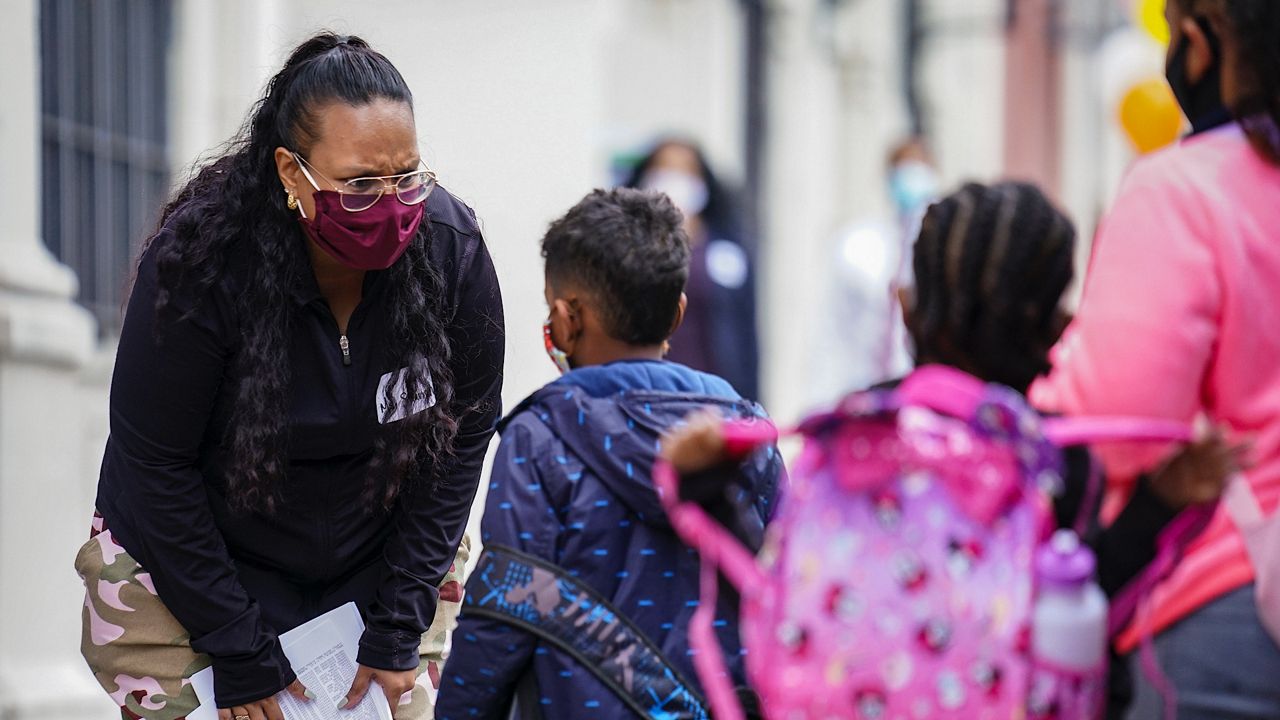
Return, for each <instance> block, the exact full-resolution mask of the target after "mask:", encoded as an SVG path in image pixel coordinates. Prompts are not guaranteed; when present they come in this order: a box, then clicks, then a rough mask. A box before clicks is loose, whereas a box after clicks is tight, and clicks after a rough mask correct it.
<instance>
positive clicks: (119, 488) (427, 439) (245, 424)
mask: <svg viewBox="0 0 1280 720" xmlns="http://www.w3.org/2000/svg"><path fill="white" fill-rule="evenodd" d="M504 344H505V343H504V335H503V325H502V300H501V297H500V294H499V290H498V283H497V277H496V275H495V273H494V268H493V263H492V261H491V260H490V258H489V253H488V251H487V250H486V249H485V243H484V240H483V238H482V237H481V234H480V230H479V228H478V227H477V224H476V219H475V215H474V213H473V212H472V211H471V209H470V208H468V207H467V206H466V205H464V204H463V203H462V202H461V201H459V200H458V199H457V198H455V197H454V196H453V195H451V194H450V193H449V192H448V191H446V190H445V189H443V188H440V187H437V186H436V183H435V176H434V174H432V173H431V172H430V171H429V170H427V169H426V168H425V167H424V166H423V165H422V161H421V157H420V154H419V147H418V135H417V129H416V126H415V122H414V115H413V98H412V94H411V93H410V91H409V87H408V86H407V85H406V83H405V81H404V78H403V77H402V76H401V74H400V72H399V71H398V70H396V68H395V67H394V66H393V65H392V64H391V62H390V61H389V60H388V59H387V58H386V57H384V56H383V55H381V54H379V53H377V52H375V51H374V50H373V49H371V48H370V47H369V46H368V44H366V43H365V42H364V41H363V40H361V39H359V38H356V37H351V36H337V35H331V34H321V35H317V36H315V37H313V38H311V39H309V40H307V41H306V42H304V43H303V44H302V45H300V46H298V48H297V49H295V50H294V51H293V53H292V55H291V56H290V57H289V59H288V61H287V62H286V63H285V66H284V68H283V69H282V70H281V71H280V72H279V73H278V74H277V75H276V76H275V77H273V78H272V79H271V80H270V81H269V82H268V84H267V88H266V91H265V94H264V95H263V97H262V99H261V100H260V101H258V102H257V103H256V104H255V105H254V107H253V109H252V111H251V113H250V115H249V117H248V120H247V121H246V123H245V125H244V128H243V130H242V131H241V132H240V134H239V135H237V136H236V137H235V138H233V139H232V140H231V142H229V143H228V145H227V146H226V148H225V149H224V151H223V152H222V153H221V154H220V155H219V156H218V157H216V158H214V159H213V160H212V161H210V162H209V163H207V164H206V165H204V166H203V167H200V168H199V169H198V170H197V171H196V172H195V173H194V175H193V176H192V177H191V178H190V179H189V180H188V181H187V182H186V184H185V185H183V186H182V187H181V189H179V190H178V192H177V194H176V195H175V197H174V198H173V199H172V200H171V201H170V203H169V205H168V206H167V207H166V208H165V210H164V213H163V218H162V221H161V228H160V229H159V231H158V232H157V233H156V234H155V236H153V237H152V238H151V239H150V240H149V242H148V243H147V246H146V248H145V249H144V250H143V252H142V256H141V258H140V260H139V262H138V269H137V278H136V283H135V285H134V288H133V291H132V294H131V297H130V299H129V307H128V312H127V314H126V316H125V319H124V326H123V330H122V333H121V336H120V346H119V352H118V356H117V359H116V366H115V373H114V376H113V378H112V383H111V434H110V438H109V440H108V441H107V447H106V451H105V455H104V458H103V461H102V471H101V475H100V478H99V481H98V494H97V511H98V512H97V513H96V514H95V517H94V519H93V529H92V535H91V539H90V540H89V542H88V543H86V544H85V545H84V547H83V548H82V549H81V551H80V553H79V555H78V557H77V558H76V569H77V571H78V572H79V573H80V575H81V577H82V578H84V581H85V585H86V589H87V595H88V596H87V597H86V601H85V612H84V616H83V617H84V628H83V641H82V646H81V647H82V652H83V654H84V656H85V659H86V660H87V661H88V663H89V666H90V668H91V669H92V670H93V672H94V675H95V677H96V678H97V679H98V681H99V682H100V683H101V684H102V686H103V688H104V689H105V690H106V691H107V692H108V693H109V694H110V695H111V697H112V698H113V699H114V700H115V701H116V702H117V703H118V704H119V705H120V706H121V712H122V713H123V717H125V718H148V719H152V718H154V719H155V720H175V719H176V718H182V717H185V716H186V715H187V714H188V713H189V712H190V711H191V710H192V709H194V707H195V706H196V704H197V699H196V698H195V697H194V691H193V689H192V687H191V685H190V684H189V682H188V679H189V678H190V676H191V675H192V674H194V673H195V672H196V671H199V670H201V669H203V668H204V667H207V666H209V665H210V664H211V665H212V666H213V676H214V695H215V697H214V698H199V703H201V704H206V705H208V704H211V703H216V705H217V707H218V708H219V710H218V716H219V718H220V720H281V718H282V715H281V711H280V708H279V705H278V703H277V701H276V700H275V698H274V696H275V695H276V694H277V693H278V692H280V691H282V690H285V689H288V691H289V692H291V693H293V694H294V695H297V696H298V697H299V698H302V697H304V696H305V697H311V696H312V695H313V694H314V693H312V692H310V691H309V689H308V688H306V687H304V684H303V683H302V682H300V681H299V679H298V677H297V675H296V673H295V672H294V668H292V667H291V666H290V663H289V659H288V658H287V657H286V656H285V654H284V652H283V650H282V648H281V644H280V641H279V640H278V635H279V634H280V633H283V632H285V631H287V630H290V629H292V628H294V627H296V626H298V625H301V624H302V623H304V622H306V621H308V620H310V619H312V618H315V617H317V616H319V615H321V614H323V613H325V612H327V611H329V610H332V609H334V608H337V607H339V606H341V605H344V604H346V603H348V602H354V603H355V604H356V606H357V607H358V608H359V610H360V613H361V616H362V617H363V619H364V622H365V626H366V628H365V631H364V634H363V636H362V637H361V639H360V646H359V652H358V656H357V662H358V665H359V667H358V668H356V669H355V670H354V674H355V680H354V683H353V685H352V686H351V688H350V690H349V691H348V690H347V688H346V687H341V688H337V692H339V693H346V697H345V698H343V699H342V700H340V701H339V702H340V704H342V705H346V706H354V705H355V703H356V702H357V701H359V700H360V699H361V698H363V697H364V695H365V694H366V693H367V692H374V693H385V694H386V696H387V699H388V701H389V702H390V705H391V707H393V708H396V710H395V714H396V717H397V718H399V719H400V720H404V719H406V718H422V717H425V716H427V715H429V712H430V707H429V691H428V690H427V688H426V686H424V685H423V684H421V683H419V682H418V676H419V673H420V672H425V671H429V670H430V667H431V664H432V660H433V659H434V660H435V661H436V662H437V663H438V662H440V661H442V660H443V658H442V656H438V657H435V658H432V657H431V652H433V651H432V650H431V648H433V647H435V648H436V649H437V650H438V651H439V653H440V654H441V655H442V653H443V647H444V638H443V633H439V634H437V633H434V632H433V633H432V634H430V635H426V634H427V631H428V628H430V627H432V626H435V627H436V628H441V627H443V626H444V625H446V624H447V623H448V621H449V620H450V619H451V618H448V617H446V618H443V619H442V618H440V617H438V612H437V611H438V610H439V609H440V608H443V607H445V606H448V605H451V606H452V607H453V615H454V616H456V610H457V607H458V602H457V601H459V600H460V599H461V598H460V594H461V593H460V590H461V587H460V586H459V584H458V583H457V582H454V583H453V585H452V588H450V587H449V586H447V585H446V588H445V589H446V591H447V592H446V593H444V596H443V597H442V593H441V591H440V590H439V589H438V588H439V587H440V586H441V585H442V583H445V581H446V577H447V576H448V573H450V570H451V567H452V566H453V564H454V559H455V553H457V552H458V547H459V543H460V542H461V540H462V537H463V532H464V528H465V526H466V521H467V516H468V514H469V512H470V509H471V503H472V500H473V498H474V496H475V492H476V486H477V482H478V480H479V477H480V468H481V463H482V461H483V459H484V454H485V450H486V448H487V447H488V444H489V439H490V437H491V436H492V433H493V426H494V423H495V421H496V420H497V418H498V416H499V411H500V393H501V389H502V362H503V348H504ZM459 565H461V563H459ZM454 574H455V576H456V573H454ZM450 590H451V591H452V592H451V593H450V592H448V591H450ZM445 600H452V601H453V602H443V601H445ZM424 635H425V637H424ZM330 680H332V679H330ZM341 682H342V683H343V685H344V686H345V684H346V682H347V680H346V679H345V678H343V679H341ZM330 684H331V683H330ZM316 689H318V688H311V689H310V690H316ZM327 689H328V691H329V692H333V691H334V688H333V687H328V688H327ZM331 702H332V700H331ZM398 706H399V707H398ZM333 712H334V709H333V708H332V707H330V708H329V709H328V710H327V711H324V710H321V711H317V713H318V714H319V715H325V716H326V717H329V716H331V715H332V713H333Z"/></svg>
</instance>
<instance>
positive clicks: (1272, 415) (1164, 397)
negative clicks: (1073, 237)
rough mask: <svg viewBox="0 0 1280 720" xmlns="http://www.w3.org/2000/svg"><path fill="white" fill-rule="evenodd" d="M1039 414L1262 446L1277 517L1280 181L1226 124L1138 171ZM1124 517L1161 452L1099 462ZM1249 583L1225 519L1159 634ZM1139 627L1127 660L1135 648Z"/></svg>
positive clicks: (1266, 486)
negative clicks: (1202, 431) (1213, 433)
mask: <svg viewBox="0 0 1280 720" xmlns="http://www.w3.org/2000/svg"><path fill="white" fill-rule="evenodd" d="M1054 364H1055V370H1054V372H1053V374H1052V375H1051V377H1050V378H1049V379H1048V380H1047V381H1044V382H1042V383H1040V384H1039V385H1037V386H1036V388H1035V389H1034V392H1033V399H1034V400H1035V401H1036V402H1037V403H1038V404H1040V405H1041V406H1042V407H1045V408H1046V409H1051V410H1057V411H1061V412H1065V413H1067V414H1089V415H1139V416H1152V417H1160V418H1173V419H1178V420H1188V421H1189V420H1192V419H1193V418H1195V417H1196V416H1197V415H1199V414H1201V413H1203V414H1206V415H1208V416H1209V417H1210V418H1212V419H1214V420H1216V421H1218V422H1221V423H1224V424H1225V425H1227V426H1228V427H1229V428H1230V429H1231V431H1232V432H1233V433H1235V434H1236V435H1238V436H1243V437H1251V438H1253V439H1254V441H1255V444H1256V451H1255V460H1256V461H1257V465H1256V466H1255V467H1254V468H1253V469H1252V470H1251V471H1250V472H1249V474H1248V479H1249V481H1250V483H1251V484H1252V485H1253V488H1254V491H1255V493H1256V494H1257V496H1258V498H1259V500H1260V502H1261V503H1262V506H1263V508H1264V510H1265V511H1268V512H1273V511H1274V510H1275V508H1276V506H1277V504H1278V503H1280V168H1278V167H1276V166H1273V165H1270V164H1268V163H1267V162H1265V161H1264V160H1263V159H1262V158H1261V157H1260V156H1259V155H1258V154H1257V153H1256V152H1254V151H1253V149H1252V147H1251V146H1250V145H1249V143H1248V140H1247V139H1246V138H1245V136H1244V133H1243V132H1242V131H1241V129H1240V127H1239V126H1238V125H1229V126H1226V127H1223V128H1219V129H1217V130H1214V131H1211V132H1208V133H1205V134H1203V135H1199V136H1196V137H1194V138H1191V139H1188V140H1185V141H1183V142H1182V143H1181V144H1179V145H1177V146H1176V147H1173V148H1170V149H1168V150H1165V151H1162V152H1160V153H1157V154H1155V155H1152V156H1149V157H1146V158H1143V159H1140V160H1139V161H1138V162H1137V163H1136V164H1135V165H1134V167H1133V168H1132V170H1131V171H1130V172H1129V175H1128V176H1127V178H1126V179H1125V181H1124V183H1123V185H1122V187H1121V189H1120V194H1119V197H1118V198H1117V199H1116V203H1115V206H1114V207H1113V209H1112V211H1111V214H1110V216H1109V217H1107V218H1106V220H1105V222H1104V223H1103V225H1102V227H1101V229H1100V230H1099V233H1098V237H1097V241H1096V243H1095V246H1094V253H1093V258H1092V260H1091V262H1090V270H1089V274H1088V276H1087V278H1086V282H1085V292H1084V299H1083V301H1082V304H1081V307H1080V312H1079V314H1078V315H1077V317H1076V320H1075V322H1074V323H1073V324H1072V326H1071V327H1070V328H1069V329H1068V331H1067V334H1066V335H1065V336H1064V338H1063V340H1062V343H1061V344H1060V345H1059V347H1058V348H1057V350H1056V355H1055V363H1054ZM1100 454H1101V455H1102V457H1103V462H1104V463H1105V465H1106V468H1107V473H1108V477H1109V478H1110V479H1111V483H1110V487H1109V493H1108V506H1109V507H1111V508H1116V507H1118V504H1119V503H1120V502H1122V501H1123V500H1124V498H1125V497H1126V496H1127V493H1129V492H1131V491H1132V487H1133V482H1134V478H1135V476H1136V475H1137V474H1138V473H1139V472H1140V471H1141V470H1143V469H1144V468H1149V467H1150V466H1151V465H1152V464H1154V463H1155V462H1156V461H1158V459H1159V453H1158V452H1154V453H1153V451H1152V449H1151V448H1121V447H1116V448H1110V449H1104V450H1102V451H1101V453H1100ZM1252 580H1253V570H1252V568H1251V567H1250V565H1249V561H1248V559H1247V557H1246V556H1245V551H1244V545H1243V543H1242V542H1241V539H1240V535H1239V533H1237V532H1236V530H1235V527H1234V526H1233V525H1232V523H1231V520H1230V519H1229V518H1228V517H1226V515H1225V513H1224V512H1222V511H1219V513H1218V514H1217V516H1216V517H1215V518H1214V520H1213V522H1212V523H1211V525H1210V526H1209V528H1208V529H1207V530H1206V531H1205V533H1204V534H1203V535H1202V536H1201V537H1200V538H1198V539H1197V540H1196V541H1195V543H1194V544H1193V545H1192V546H1191V547H1190V548H1189V549H1188V552H1187V555H1186V557H1185V558H1184V559H1183V561H1182V562H1181V563H1180V564H1179V566H1178V567H1177V569H1176V570H1175V571H1174V572H1173V574H1172V575H1171V576H1170V577H1169V578H1168V580H1166V581H1165V582H1164V583H1163V584H1161V585H1160V586H1159V587H1158V588H1157V589H1156V591H1155V593H1154V595H1153V602H1154V614H1153V622H1154V624H1153V626H1152V630H1153V631H1154V632H1159V631H1160V630H1162V629H1164V628H1166V627H1168V626H1169V625H1171V624H1173V623H1174V622H1177V621H1178V620H1179V619H1181V618H1183V617H1185V616H1187V615H1188V614H1190V613H1191V612H1193V611H1195V610H1196V609H1197V608H1199V607H1201V606H1202V605H1204V604H1205V603H1207V602H1209V601H1211V600H1213V599H1215V598H1217V597H1219V596H1221V595H1223V594H1224V593H1226V592H1229V591H1231V590H1234V589H1236V588H1238V587H1241V586H1242V585H1245V584H1247V583H1249V582H1251V581H1252ZM1135 635H1136V634H1135V632H1134V631H1133V629H1132V628H1130V631H1129V632H1128V633H1127V634H1126V635H1125V636H1123V637H1122V638H1121V642H1120V645H1121V649H1122V650H1127V649H1129V648H1131V647H1132V646H1133V645H1134V644H1135Z"/></svg>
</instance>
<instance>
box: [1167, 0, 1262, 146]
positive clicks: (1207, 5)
mask: <svg viewBox="0 0 1280 720" xmlns="http://www.w3.org/2000/svg"><path fill="white" fill-rule="evenodd" d="M1176 2H1177V4H1178V7H1179V9H1180V10H1181V11H1182V12H1183V13H1185V14H1187V15H1191V16H1202V17H1205V18H1208V19H1209V21H1210V22H1211V23H1213V25H1214V27H1215V29H1216V31H1217V32H1218V33H1219V34H1220V35H1222V36H1223V37H1224V38H1226V40H1227V43H1228V44H1229V45H1230V46H1231V47H1232V48H1234V49H1235V51H1236V53H1237V55H1238V58H1239V62H1238V63H1237V69H1238V71H1239V74H1238V75H1237V76H1236V77H1235V78H1234V79H1235V81H1236V85H1237V87H1239V88H1240V96H1239V97H1238V98H1236V99H1235V100H1234V101H1233V103H1232V104H1233V107H1231V108H1230V110H1231V113H1232V114H1233V115H1234V116H1235V117H1236V118H1238V119H1239V120H1240V123H1241V126H1242V127H1244V130H1245V132H1246V133H1247V134H1248V136H1249V140H1250V142H1251V143H1252V144H1253V146H1254V148H1255V149H1256V150H1257V151H1258V152H1259V153H1260V154H1261V155H1262V156H1263V157H1264V158H1266V159H1267V160H1268V161H1270V162H1271V163H1273V164H1277V165H1280V2H1276V0H1176Z"/></svg>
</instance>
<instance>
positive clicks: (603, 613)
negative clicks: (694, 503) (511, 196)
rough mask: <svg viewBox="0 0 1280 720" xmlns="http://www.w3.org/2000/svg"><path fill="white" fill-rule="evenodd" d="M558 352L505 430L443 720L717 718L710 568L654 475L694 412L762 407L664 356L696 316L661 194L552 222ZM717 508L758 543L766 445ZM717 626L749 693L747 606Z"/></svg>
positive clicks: (603, 200) (774, 460)
mask: <svg viewBox="0 0 1280 720" xmlns="http://www.w3.org/2000/svg"><path fill="white" fill-rule="evenodd" d="M542 255H543V257H544V258H545V260H546V298H547V304H548V305H549V306H550V317H549V319H548V320H547V322H546V324H545V325H544V335H545V338H546V343H547V350H548V353H549V354H550V355H551V357H552V359H553V361H555V362H556V364H557V366H559V367H560V368H561V370H562V372H564V375H563V377H561V378H560V379H559V380H556V381H555V382H552V383H550V384H549V385H547V386H545V387H543V388H542V389H541V390H539V391H537V392H535V393H534V394H533V395H532V396H530V397H529V398H528V399H526V400H525V401H524V402H523V403H521V404H520V405H519V406H518V407H517V408H516V409H515V411H514V412H512V413H511V415H510V416H508V417H507V418H506V419H505V420H504V421H503V422H502V423H501V424H500V425H499V431H500V432H501V434H502V442H501V444H500V445H499V447H498V454H497V458H496V460H495V462H494V467H493V475H492V482H491V484H490V486H489V495H488V498H487V501H486V507H485V514H484V520H483V524H482V534H481V537H482V539H483V542H484V546H485V554H484V556H483V557H482V559H481V560H480V563H479V565H478V567H477V568H476V570H475V571H474V572H473V573H472V575H471V578H470V580H469V582H468V583H467V589H466V602H465V605H464V608H463V612H462V616H461V619H460V620H459V624H458V628H457V630H456V631H455V633H454V637H453V654H452V656H451V657H450V659H449V661H448V664H447V665H446V666H445V669H444V672H443V677H442V680H441V688H440V696H439V703H438V706H437V709H436V717H437V718H440V720H462V719H463V718H503V719H505V718H507V717H509V716H510V713H511V711H512V709H513V707H514V709H515V717H519V718H538V717H545V718H611V719H612V718H620V717H628V716H632V715H640V716H643V717H655V718H662V717H673V718H674V717H691V718H697V717H708V714H707V712H706V709H705V703H704V702H703V701H702V698H701V696H700V688H699V687H698V685H697V684H696V678H695V673H694V668H693V662H692V657H691V655H692V653H691V651H690V649H689V645H688V640H687V632H686V630H687V626H688V622H689V618H690V617H691V616H692V614H693V612H694V611H695V610H696V609H697V604H698V600H697V598H698V558H697V556H696V555H695V554H694V552H693V551H692V550H689V549H687V548H685V547H684V546H683V545H682V544H681V543H680V541H679V540H678V539H677V538H676V536H675V534H674V532H673V531H672V529H671V527H670V526H669V525H668V523H667V517H666V514H665V513H664V512H663V510H662V506H661V504H660V503H659V499H658V496H657V493H656V491H655V489H654V485H653V483H652V481H651V480H650V469H651V468H652V465H653V462H654V459H655V457H656V455H657V452H658V450H659V439H660V438H661V436H662V434H663V433H664V431H666V430H667V429H669V428H671V427H673V426H674V425H676V424H678V423H680V422H681V418H684V417H685V416H686V415H688V414H689V413H690V412H691V411H694V410H697V409H705V408H713V409H716V410H718V411H719V412H720V413H722V414H723V415H724V416H725V417H728V418H750V417H763V416H764V412H763V410H762V409H761V408H760V407H759V406H758V405H756V404H754V403H752V402H749V401H746V400H744V399H742V397H741V396H740V395H739V394H738V393H737V392H736V391H735V390H734V389H733V388H732V387H731V386H730V385H729V383H727V382H725V381H724V380H722V379H720V378H718V377H715V376H713V375H708V374H705V373H701V372H697V371H694V370H691V369H689V368H687V367H684V366H682V365H677V364H675V363H670V362H666V361H664V360H663V359H662V356H663V354H664V352H665V349H666V341H667V338H668V337H670V335H671V333H672V332H674V331H675V329H676V328H677V327H678V326H679V324H680V320H681V317H682V316H683V314H684V307H685V298H684V295H683V288H684V284H685V281H686V279H687V278H688V272H689V244H688V239H687V238H686V237H685V234H684V232H683V230H681V217H680V213H679V211H677V210H676V209H675V207H674V206H673V205H672V204H671V202H670V201H669V200H668V199H667V198H666V196H664V195H659V194H655V193H645V192H641V191H638V190H631V189H618V190H612V191H602V190H596V191H595V192H593V193H591V194H590V195H588V196H587V197H586V198H585V199H583V200H582V202H580V203H578V205H577V206H575V207H574V208H573V209H571V210H570V211H569V212H568V214H566V215H565V216H564V217H563V218H561V219H560V220H557V221H556V222H555V223H553V224H552V225H551V227H550V229H549V230H548V232H547V234H546V237H545V238H543V241H542ZM745 470H746V472H744V473H742V474H741V475H740V476H739V477H741V480H739V481H737V482H736V483H734V484H732V485H730V486H729V487H728V489H727V490H725V491H724V493H723V496H722V497H717V498H715V499H713V500H712V502H711V505H712V508H713V512H714V513H715V514H716V515H718V516H719V517H720V518H721V519H722V520H724V521H725V522H726V524H727V525H728V526H729V527H731V528H733V529H734V531H735V533H736V534H738V535H739V537H740V538H741V539H742V540H743V541H744V542H746V543H747V544H748V545H750V546H751V547H753V548H758V547H759V544H760V541H761V539H762V535H763V531H764V526H765V524H766V522H767V521H768V519H769V515H770V512H771V506H772V502H773V498H774V493H775V491H776V489H777V484H778V480H779V476H780V473H781V471H782V465H781V459H780V457H779V456H778V454H777V453H776V451H775V450H774V449H772V448H768V449H766V450H765V451H764V452H761V453H757V454H756V455H755V456H753V458H752V459H750V460H749V461H748V462H747V464H746V466H745ZM717 617H718V618H719V620H718V621H717V622H716V626H717V627H718V628H719V631H720V634H721V643H722V645H723V647H724V648H726V651H727V655H728V657H729V659H730V666H731V671H732V672H733V674H734V677H735V679H736V680H737V681H738V683H739V684H741V683H742V667H741V658H740V657H739V655H738V647H739V643H738V629H737V608H736V606H735V603H734V601H733V599H732V598H729V599H726V600H725V601H722V603H721V606H720V607H719V608H718V613H717Z"/></svg>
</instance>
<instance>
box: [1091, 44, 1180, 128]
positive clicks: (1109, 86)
mask: <svg viewBox="0 0 1280 720" xmlns="http://www.w3.org/2000/svg"><path fill="white" fill-rule="evenodd" d="M1096 57H1097V63H1098V64H1097V70H1098V87H1099V89H1100V91H1101V94H1102V102H1103V105H1104V106H1105V107H1108V108H1111V109H1118V108H1119V107H1120V101H1121V100H1123V99H1124V96H1125V94H1126V93H1128V92H1129V90H1130V89H1131V88H1133V86H1134V85H1136V84H1137V83H1139V82H1141V81H1143V80H1147V79H1149V78H1152V77H1163V76H1164V58H1165V48H1164V46H1163V45H1161V44H1160V43H1158V42H1156V40H1155V39H1154V38H1152V37H1151V36H1150V35H1148V34H1147V33H1145V32H1143V31H1142V30H1140V29H1138V28H1136V27H1125V28H1122V29H1120V30H1116V31H1115V32H1113V33H1111V34H1110V35H1108V36H1107V39H1106V40H1104V41H1103V42H1102V46H1101V47H1100V48H1099V49H1098V54H1097V56H1096Z"/></svg>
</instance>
